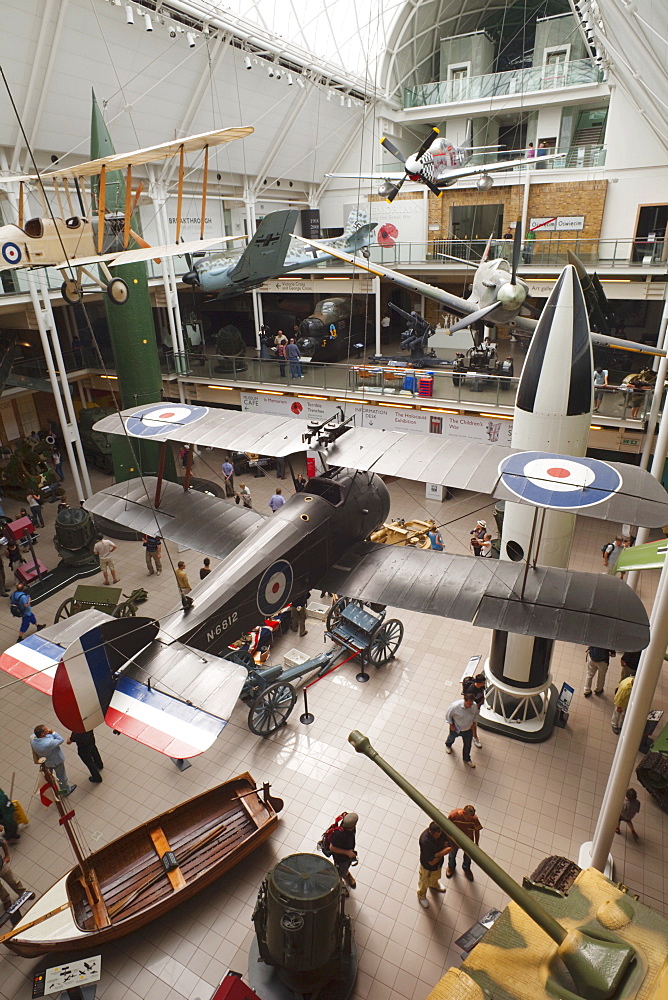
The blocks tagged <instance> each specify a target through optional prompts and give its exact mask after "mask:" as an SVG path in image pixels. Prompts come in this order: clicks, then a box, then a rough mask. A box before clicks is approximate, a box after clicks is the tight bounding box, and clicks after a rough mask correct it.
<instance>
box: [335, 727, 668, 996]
mask: <svg viewBox="0 0 668 1000" xmlns="http://www.w3.org/2000/svg"><path fill="white" fill-rule="evenodd" d="M348 740H349V742H350V743H351V744H352V745H353V746H354V748H355V750H357V752H358V753H363V754H365V755H366V756H367V757H369V759H370V760H372V761H373V762H374V763H375V764H376V765H377V766H378V767H379V768H380V769H381V770H382V771H384V772H385V773H386V774H387V775H388V776H389V777H390V778H391V779H392V781H394V782H395V784H397V785H398V786H399V787H400V788H401V789H402V790H403V791H404V792H405V793H406V794H407V795H408V796H409V797H410V798H411V799H412V800H413V801H414V802H415V803H416V804H417V805H418V806H419V807H420V808H421V809H422V810H423V811H424V812H425V813H426V814H427V815H428V816H429V818H430V819H432V820H434V821H435V822H436V823H438V825H439V826H440V827H441V829H442V830H444V831H445V833H446V834H447V836H448V837H449V839H450V840H452V841H453V842H454V843H455V844H457V846H458V847H460V848H462V849H463V850H464V851H465V852H466V853H467V854H468V855H469V856H470V857H471V858H472V860H473V861H474V862H475V863H476V864H477V865H478V866H479V867H480V868H481V869H482V870H483V871H484V872H485V873H486V874H487V875H489V877H490V878H491V879H492V880H493V881H494V882H495V883H496V884H497V885H498V886H499V887H500V888H501V889H502V890H503V891H504V892H505V893H506V894H507V895H508V896H510V899H511V901H510V902H509V903H508V905H507V906H506V908H505V909H504V910H503V912H502V913H501V914H500V915H499V916H498V918H497V919H496V921H495V922H494V923H493V925H492V926H491V927H490V928H489V929H488V930H486V931H485V932H484V934H483V936H482V938H481V939H479V940H478V943H477V944H476V945H475V947H473V949H472V951H471V952H470V953H469V954H468V956H467V957H466V959H465V960H464V962H463V963H462V965H461V966H460V967H459V968H451V969H449V970H448V971H447V972H446V974H445V975H444V976H443V978H442V979H441V981H440V982H439V983H438V984H437V985H436V986H435V987H434V989H433V990H432V991H431V992H430V993H429V994H428V996H427V997H426V998H425V1000H668V921H667V920H665V919H664V918H663V917H662V916H660V915H659V914H658V913H655V912H654V911H653V910H651V909H650V908H649V907H648V906H645V905H644V904H643V903H641V902H640V901H639V900H638V899H636V898H635V897H632V896H630V895H629V894H628V890H627V889H626V888H625V887H624V886H622V885H615V884H614V883H613V882H611V881H610V880H609V879H608V878H606V877H605V875H603V874H602V873H601V872H599V871H598V870H597V869H595V868H588V869H586V870H582V869H580V868H578V866H577V865H575V864H573V862H571V861H569V860H568V859H567V858H558V857H553V858H548V859H546V861H544V862H542V863H541V865H539V867H538V869H537V870H536V871H535V872H534V873H533V875H532V876H531V878H529V879H527V878H525V879H524V882H523V885H521V886H520V885H519V884H518V883H517V882H515V880H514V879H512V878H511V877H510V875H508V873H507V872H505V871H504V870H503V869H502V868H501V867H500V866H499V865H497V864H496V862H495V861H493V859H492V858H490V857H489V855H488V854H486V853H485V852H484V851H483V850H482V849H481V848H480V847H479V846H478V845H476V844H474V843H473V842H472V841H470V840H469V839H468V837H466V836H465V834H463V833H462V832H461V830H459V829H458V827H456V826H455V825H454V824H453V823H451V822H450V821H449V820H448V819H447V817H446V816H445V815H444V814H443V813H442V812H441V811H440V810H439V809H437V808H436V807H435V806H434V805H433V804H432V803H431V802H430V801H429V800H428V799H427V798H425V796H423V795H422V794H421V793H420V792H419V791H418V790H417V789H416V788H414V787H413V786H412V785H411V784H410V783H409V782H408V781H407V780H406V779H405V778H404V777H403V776H402V775H401V774H399V772H397V771H395V770H394V768H393V767H391V766H390V765H389V764H388V763H387V762H386V761H385V760H383V758H382V757H381V756H380V755H379V754H378V753H377V751H376V750H375V749H374V748H373V747H372V746H371V744H370V742H369V740H368V738H367V737H366V736H363V735H362V734H361V733H359V732H357V731H355V732H352V733H351V734H350V736H349V737H348Z"/></svg>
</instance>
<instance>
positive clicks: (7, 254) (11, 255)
mask: <svg viewBox="0 0 668 1000" xmlns="http://www.w3.org/2000/svg"><path fill="white" fill-rule="evenodd" d="M2 256H3V257H4V258H5V260H6V261H7V263H8V264H19V263H20V262H21V257H22V256H23V255H22V253H21V248H20V247H18V246H17V245H16V243H3V244H2Z"/></svg>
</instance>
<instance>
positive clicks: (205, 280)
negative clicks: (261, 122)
mask: <svg viewBox="0 0 668 1000" xmlns="http://www.w3.org/2000/svg"><path fill="white" fill-rule="evenodd" d="M296 221H297V211H296V210H295V209H289V210H287V211H282V212H271V213H270V214H269V215H265V217H264V219H263V220H262V221H261V223H260V225H259V226H258V228H257V230H256V232H255V235H254V236H253V238H252V240H251V241H250V243H249V244H248V246H247V247H246V249H245V250H244V251H243V252H241V253H239V252H228V253H226V254H225V255H218V254H216V255H215V256H211V257H208V256H207V257H204V258H202V259H199V260H195V261H194V262H192V261H191V263H192V266H191V269H190V271H189V272H188V273H187V274H184V275H183V278H182V279H181V280H182V281H184V282H185V283H186V284H187V285H195V286H197V287H199V288H201V289H202V291H203V292H217V293H218V298H219V299H226V298H228V297H229V296H230V295H239V294H240V293H241V292H247V291H249V290H250V289H252V288H257V287H258V286H259V285H261V284H262V282H263V281H266V280H267V279H268V278H275V277H277V276H278V275H282V274H289V273H290V272H291V271H297V270H299V269H301V268H305V267H309V266H312V265H314V264H319V263H320V262H321V261H325V260H331V259H332V255H331V253H328V252H327V248H328V247H330V246H331V247H333V248H337V249H338V248H339V247H340V248H341V249H342V250H346V251H348V252H349V253H357V252H358V251H361V252H362V253H363V254H364V253H365V249H366V247H368V245H369V242H370V240H371V236H372V235H373V231H374V229H375V228H376V225H377V223H375V222H372V223H369V219H368V216H367V215H366V212H358V211H353V212H351V213H350V216H349V218H348V222H347V224H346V228H345V231H344V233H343V235H342V236H339V237H337V238H336V239H333V240H323V241H322V242H321V246H322V248H323V249H322V250H306V249H304V248H303V247H302V245H301V244H300V243H298V242H297V241H296V240H294V239H292V238H291V235H290V234H291V233H292V230H293V229H294V227H295V223H296ZM366 253H367V254H368V250H367V251H366Z"/></svg>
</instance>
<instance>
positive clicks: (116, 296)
mask: <svg viewBox="0 0 668 1000" xmlns="http://www.w3.org/2000/svg"><path fill="white" fill-rule="evenodd" d="M129 294H130V290H129V288H128V286H127V282H125V281H123V279H122V278H112V279H111V281H110V282H109V283H108V285H107V295H108V296H109V298H110V299H111V301H112V302H114V303H115V304H116V305H117V306H122V305H124V304H125V303H126V302H127V301H128V295H129Z"/></svg>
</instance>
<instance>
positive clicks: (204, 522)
mask: <svg viewBox="0 0 668 1000" xmlns="http://www.w3.org/2000/svg"><path fill="white" fill-rule="evenodd" d="M157 482H158V481H157V479H155V478H154V477H150V476H144V477H143V478H142V479H129V480H127V481H126V482H123V483H116V484H115V485H114V486H109V487H107V488H106V489H104V490H101V492H100V493H96V494H95V496H93V497H91V498H90V499H89V500H87V501H86V509H87V510H88V511H90V513H91V514H97V515H98V516H100V517H105V518H107V520H109V521H114V522H115V523H116V524H122V525H124V526H125V527H126V528H131V529H132V530H134V531H140V532H142V533H145V534H148V535H160V536H161V537H162V538H167V539H169V540H170V541H172V542H176V543H177V544H178V545H187V546H188V547H189V548H193V549H196V550H197V551H198V552H205V551H206V552H207V553H208V554H209V555H210V556H214V557H215V558H216V559H225V557H226V556H228V555H229V554H230V552H233V551H234V549H235V548H236V547H237V545H240V544H241V542H243V541H246V540H247V539H248V538H250V536H251V535H253V534H254V532H255V531H257V529H258V526H259V525H261V524H263V523H264V521H265V520H266V518H265V517H264V515H263V514H258V513H256V512H255V511H253V510H247V509H246V508H245V507H243V506H241V505H237V504H235V503H233V502H232V501H230V500H223V499H222V498H221V497H213V496H208V495H206V494H204V493H200V492H199V491H198V490H184V489H183V488H182V487H181V486H177V484H176V483H169V482H165V483H163V484H162V489H161V500H160V507H159V508H158V509H156V508H155V507H154V506H153V497H154V496H155V492H156V485H157ZM147 492H148V496H147ZM1 665H2V663H1V660H0V666H1Z"/></svg>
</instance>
